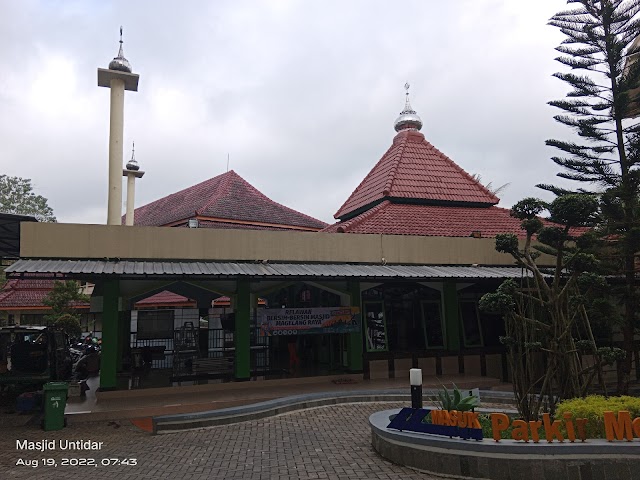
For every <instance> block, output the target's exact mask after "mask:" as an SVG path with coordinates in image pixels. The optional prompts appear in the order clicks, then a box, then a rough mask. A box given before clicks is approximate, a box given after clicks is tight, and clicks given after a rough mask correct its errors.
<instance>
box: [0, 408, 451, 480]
mask: <svg viewBox="0 0 640 480" xmlns="http://www.w3.org/2000/svg"><path fill="white" fill-rule="evenodd" d="M400 406H404V405H401V404H398V403H390V402H384V403H362V404H347V405H337V406H329V407H320V408H315V409H310V410H304V411H298V412H293V413H289V414H283V415H279V416H276V417H271V418H267V419H262V420H255V421H249V422H244V423H240V424H235V425H226V426H219V427H211V428H207V429H201V430H194V431H186V432H179V433H172V434H165V435H150V434H147V433H145V432H143V431H141V430H139V429H137V428H136V427H134V426H132V425H131V424H130V423H129V422H128V421H126V420H124V421H117V422H113V421H100V422H75V423H74V422H71V423H70V425H69V426H68V427H67V428H65V429H64V430H60V431H57V432H43V431H42V430H40V429H39V428H38V426H36V425H26V426H19V427H18V426H15V427H5V428H3V429H2V433H1V435H0V478H2V479H25V480H26V479H28V480H32V479H33V480H39V479H42V480H48V479H68V478H70V477H72V476H73V477H76V476H79V475H84V476H87V477H86V478H91V479H96V480H98V479H113V478H118V479H120V480H127V479H149V480H151V479H153V480H162V479H185V480H198V479H234V478H237V479H283V480H284V479H312V478H314V479H317V478H327V479H334V478H335V479H341V478H344V479H354V478H363V479H386V480H392V479H427V480H428V479H436V478H441V477H438V476H433V475H429V474H425V473H420V472H416V471H414V470H411V469H408V468H405V467H400V466H397V465H394V464H392V463H389V462H387V461H386V460H384V459H382V458H381V457H380V456H378V455H377V454H376V453H375V452H374V450H373V449H372V447H371V431H370V427H369V424H368V417H369V415H370V414H371V413H373V412H375V411H379V410H384V409H388V408H395V407H400ZM43 439H47V440H55V441H56V443H57V444H56V450H52V451H45V452H40V451H28V450H18V449H17V448H16V447H17V445H16V440H21V441H24V440H28V441H41V440H43ZM60 440H73V441H76V440H91V441H93V442H103V445H102V448H101V449H100V450H96V451H91V450H89V451H69V450H60V449H59V447H60V445H59V443H58V442H59V441H60ZM20 459H22V460H23V461H24V462H37V467H32V466H22V465H16V463H18V462H19V460H20ZM43 459H50V460H45V461H48V462H50V463H56V464H57V466H45V465H43ZM79 459H87V460H86V461H88V462H92V461H94V462H95V464H96V465H97V466H79V465H71V466H63V465H62V464H63V462H67V463H76V462H79V461H80V460H79ZM109 459H113V460H109ZM116 459H117V460H122V459H130V460H129V462H128V463H129V465H110V464H111V463H116ZM131 459H135V462H134V461H133V460H131ZM103 463H104V465H103ZM133 463H135V465H132V464H133Z"/></svg>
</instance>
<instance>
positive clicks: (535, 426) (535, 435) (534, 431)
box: [529, 420, 542, 443]
mask: <svg viewBox="0 0 640 480" xmlns="http://www.w3.org/2000/svg"><path fill="white" fill-rule="evenodd" d="M541 426H542V422H541V421H537V422H535V421H533V420H529V429H530V430H531V439H532V440H533V443H538V442H539V441H540V434H539V432H538V430H539V429H540V427H541Z"/></svg>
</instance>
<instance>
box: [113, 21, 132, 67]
mask: <svg viewBox="0 0 640 480" xmlns="http://www.w3.org/2000/svg"><path fill="white" fill-rule="evenodd" d="M123 43H124V42H123V41H122V25H121V26H120V48H119V49H118V56H117V57H116V58H114V59H113V60H111V62H109V70H118V71H120V72H127V73H131V64H130V63H129V60H127V59H126V58H124V53H123V51H122V44H123Z"/></svg>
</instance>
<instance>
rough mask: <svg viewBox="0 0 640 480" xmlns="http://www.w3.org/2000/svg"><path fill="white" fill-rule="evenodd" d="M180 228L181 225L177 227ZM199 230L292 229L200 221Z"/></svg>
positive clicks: (232, 222) (231, 222)
mask: <svg viewBox="0 0 640 480" xmlns="http://www.w3.org/2000/svg"><path fill="white" fill-rule="evenodd" d="M176 226H180V225H176ZM183 226H185V227H186V226H187V222H185V223H184V225H183ZM198 228H223V229H234V230H280V231H285V230H291V228H290V227H287V226H282V227H277V226H265V225H256V224H255V223H238V222H234V221H229V222H227V221H213V220H200V221H198Z"/></svg>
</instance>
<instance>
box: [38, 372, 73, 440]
mask: <svg viewBox="0 0 640 480" xmlns="http://www.w3.org/2000/svg"><path fill="white" fill-rule="evenodd" d="M68 388H69V386H68V384H67V383H65V382H49V383H45V384H44V387H43V390H44V421H43V428H44V430H45V432H49V431H51V430H62V429H63V428H64V427H65V421H64V409H65V407H66V406H67V391H68Z"/></svg>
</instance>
